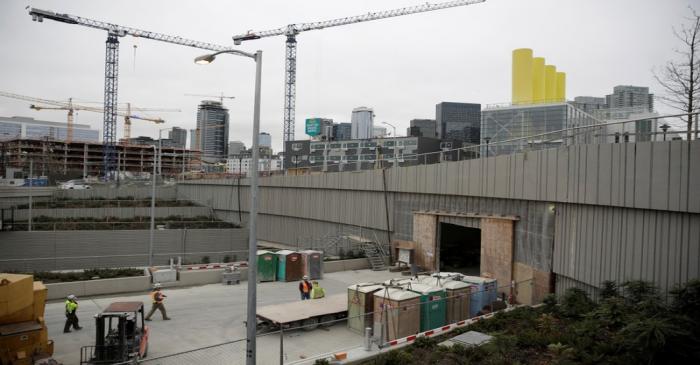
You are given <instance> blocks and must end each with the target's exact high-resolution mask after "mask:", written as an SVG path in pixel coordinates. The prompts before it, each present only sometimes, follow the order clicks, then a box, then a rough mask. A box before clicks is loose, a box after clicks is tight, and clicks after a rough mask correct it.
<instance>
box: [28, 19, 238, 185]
mask: <svg viewBox="0 0 700 365" xmlns="http://www.w3.org/2000/svg"><path fill="white" fill-rule="evenodd" d="M29 15H30V16H31V17H32V20H34V21H38V22H43V20H44V19H50V20H55V21H57V22H61V23H66V24H76V25H81V26H84V27H89V28H94V29H100V30H104V31H107V41H106V42H105V45H106V47H105V48H106V49H105V86H104V110H103V112H104V123H103V124H104V125H103V127H102V129H103V135H102V139H103V144H104V176H105V179H106V180H109V179H110V178H111V175H112V172H113V171H114V170H115V165H116V148H115V144H116V138H117V95H118V93H117V92H118V81H119V37H125V36H127V35H130V36H133V37H140V38H147V39H152V40H156V41H160V42H166V43H172V44H177V45H181V46H187V47H193V48H199V49H205V50H209V51H214V52H219V51H226V50H230V49H232V48H231V47H225V46H221V45H217V44H213V43H207V42H200V41H195V40H192V39H187V38H182V37H179V36H172V35H168V34H162V33H156V32H151V31H147V30H141V29H136V28H130V27H124V26H121V25H117V24H112V23H107V22H103V21H99V20H94V19H89V18H84V17H80V16H76V15H71V14H60V13H55V12H53V11H48V10H41V9H36V8H31V9H29Z"/></svg>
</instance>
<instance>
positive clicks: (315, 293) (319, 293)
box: [311, 280, 326, 299]
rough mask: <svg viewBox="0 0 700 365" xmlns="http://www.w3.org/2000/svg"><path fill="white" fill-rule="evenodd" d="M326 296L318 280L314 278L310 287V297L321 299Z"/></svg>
mask: <svg viewBox="0 0 700 365" xmlns="http://www.w3.org/2000/svg"><path fill="white" fill-rule="evenodd" d="M325 296H326V291H325V290H323V288H321V286H320V285H319V284H318V281H316V280H314V282H313V285H312V288H311V299H321V298H323V297H325Z"/></svg>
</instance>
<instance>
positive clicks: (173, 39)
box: [29, 8, 232, 52]
mask: <svg viewBox="0 0 700 365" xmlns="http://www.w3.org/2000/svg"><path fill="white" fill-rule="evenodd" d="M29 15H31V16H32V20H36V21H39V22H41V21H42V20H43V19H51V20H55V21H57V22H62V23H67V24H77V25H82V26H85V27H90V28H95V29H100V30H105V31H107V32H109V33H110V34H114V35H117V36H119V37H124V36H127V35H130V36H132V37H139V38H147V39H153V40H156V41H161V42H166V43H172V44H177V45H181V46H187V47H194V48H199V49H206V50H209V51H214V52H219V51H227V50H230V49H232V47H226V46H221V45H218V44H214V43H208V42H201V41H196V40H192V39H187V38H182V37H180V36H173V35H168V34H162V33H156V32H151V31H148V30H142V29H136V28H130V27H125V26H122V25H118V24H113V23H107V22H103V21H99V20H94V19H89V18H83V17H81V16H77V15H71V14H59V13H55V12H53V11H50V10H42V9H36V8H31V9H29Z"/></svg>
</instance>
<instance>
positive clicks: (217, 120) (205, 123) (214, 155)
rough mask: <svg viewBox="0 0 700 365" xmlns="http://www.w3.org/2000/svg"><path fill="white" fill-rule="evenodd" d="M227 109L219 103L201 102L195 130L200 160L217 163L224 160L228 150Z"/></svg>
mask: <svg viewBox="0 0 700 365" xmlns="http://www.w3.org/2000/svg"><path fill="white" fill-rule="evenodd" d="M228 120H229V115H228V109H226V108H225V107H224V106H223V105H222V104H221V102H218V101H212V100H203V101H202V102H201V103H200V104H199V108H198V110H197V129H198V130H199V141H198V142H199V147H200V150H201V151H202V158H203V159H204V160H206V161H210V162H213V161H219V160H221V159H224V158H226V156H227V150H228Z"/></svg>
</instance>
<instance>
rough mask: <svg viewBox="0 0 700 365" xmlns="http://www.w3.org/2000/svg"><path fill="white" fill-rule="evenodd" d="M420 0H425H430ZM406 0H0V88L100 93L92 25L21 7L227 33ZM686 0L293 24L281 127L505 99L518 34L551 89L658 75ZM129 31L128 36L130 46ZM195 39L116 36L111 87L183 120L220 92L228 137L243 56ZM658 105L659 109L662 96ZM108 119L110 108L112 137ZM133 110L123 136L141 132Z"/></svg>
mask: <svg viewBox="0 0 700 365" xmlns="http://www.w3.org/2000/svg"><path fill="white" fill-rule="evenodd" d="M434 2H436V1H434ZM419 3H421V2H420V1H418V0H383V1H370V0H352V1H350V0H344V1H340V0H323V1H322V0H255V1H233V0H197V1H168V0H160V1H144V0H120V1H96V0H80V1H79V0H73V1H49V0H35V1H21V0H2V1H0V47H1V49H2V52H1V53H0V90H2V91H9V92H14V93H18V94H24V95H30V96H35V97H40V98H46V99H56V100H66V99H67V98H68V97H73V98H75V99H77V100H81V101H86V102H87V101H96V102H99V101H102V99H103V89H104V55H105V46H104V42H105V39H106V33H105V32H104V31H100V30H96V29H90V28H85V27H81V26H77V25H68V24H63V23H58V22H54V21H50V20H46V21H44V22H43V23H37V22H32V21H31V18H30V17H29V15H27V11H26V10H25V6H27V5H31V6H33V7H36V8H40V9H47V10H53V11H56V12H62V13H69V14H74V15H80V16H83V17H87V18H93V19H98V20H103V21H108V22H112V23H116V24H120V25H125V26H131V27H135V28H140V29H145V30H151V31H156V32H161V33H167V34H172V35H180V36H182V37H186V38H191V39H195V40H200V41H207V42H212V43H218V44H222V45H232V41H231V36H232V35H235V34H240V33H245V32H246V31H247V30H267V29H272V28H277V27H280V26H284V25H286V24H290V23H299V22H309V21H318V20H326V19H332V18H337V17H343V16H350V15H357V14H362V13H366V12H368V11H376V10H385V9H391V8H398V7H403V6H411V5H416V4H419ZM690 4H698V1H697V0H693V1H691V0H576V1H569V0H487V1H486V2H485V3H481V4H476V5H470V6H466V7H459V8H452V9H447V10H439V11H433V12H428V13H423V14H416V15H409V16H404V17H398V18H392V19H384V20H378V21H373V22H367V23H360V24H353V25H347V26H342V27H337V28H329V29H324V30H317V31H309V32H306V33H302V34H300V35H299V36H298V37H297V40H298V62H297V104H296V106H297V108H296V138H297V139H305V138H307V136H305V135H304V119H305V118H308V117H328V118H333V119H334V120H335V121H336V122H349V121H350V114H351V110H352V109H353V108H354V107H357V106H369V107H372V108H374V110H375V113H376V115H377V118H376V121H378V122H383V121H386V122H389V123H392V124H396V125H397V127H400V128H399V133H398V134H399V135H403V134H405V128H406V127H407V126H408V122H409V120H410V119H413V118H434V117H435V104H436V103H439V102H441V101H454V102H474V103H482V104H489V103H501V102H509V101H510V94H511V91H510V73H511V51H512V50H513V49H515V48H520V47H528V48H532V49H533V50H534V52H535V55H536V56H543V57H545V59H546V61H547V63H549V64H554V65H556V66H557V68H558V69H559V70H562V71H565V72H566V73H567V97H568V98H569V99H573V97H574V96H578V95H592V96H603V95H605V94H607V93H610V92H611V91H612V87H613V86H615V85H620V84H631V85H640V86H649V87H651V89H652V92H658V91H659V87H658V86H657V84H656V82H655V81H654V79H653V77H652V73H651V71H652V69H653V68H654V67H659V66H661V65H663V64H664V62H665V61H666V60H668V59H669V58H672V57H673V56H674V55H673V52H672V51H673V48H674V47H676V46H678V43H677V42H676V41H675V39H674V37H673V34H672V27H673V26H674V25H678V24H680V23H681V22H683V17H684V16H685V15H687V14H688V8H687V7H688V5H690ZM134 45H137V49H136V54H135V55H134ZM240 49H242V50H246V51H250V52H254V51H255V50H257V49H260V50H262V51H263V52H264V57H263V85H262V114H261V115H262V117H261V118H262V121H261V131H265V132H269V133H270V134H271V135H272V139H273V147H274V148H275V149H277V150H279V149H281V139H282V115H283V113H282V107H283V95H284V38H283V37H272V38H266V39H261V40H257V41H251V42H248V43H244V44H243V45H241V46H240ZM203 53H206V52H204V51H201V50H197V49H193V48H188V47H182V46H176V45H172V44H167V43H161V42H157V41H152V40H147V39H136V38H132V37H126V38H122V39H121V47H120V69H119V101H120V102H127V101H128V102H131V103H133V104H134V105H137V106H141V107H164V108H179V109H182V112H181V113H160V114H158V113H152V115H154V116H160V117H162V118H163V119H165V120H166V122H167V124H165V125H164V126H165V127H169V126H179V127H182V128H187V129H192V128H195V124H196V122H195V121H196V110H197V104H198V103H199V98H195V97H190V96H184V94H186V93H192V94H219V93H221V92H224V94H226V95H232V96H235V97H236V99H235V100H230V101H225V104H226V105H227V107H228V108H229V109H230V114H231V128H230V131H231V132H230V133H231V135H230V140H241V141H244V142H245V143H246V145H248V146H249V145H250V141H251V133H252V125H251V124H252V122H251V121H252V114H253V113H252V106H253V84H254V72H255V68H254V63H253V62H251V60H250V59H247V58H241V57H235V56H227V55H222V56H220V57H219V58H217V60H216V62H215V63H213V64H211V65H208V66H200V65H195V64H194V63H193V58H194V57H196V56H198V55H201V54H203ZM662 110H663V109H662ZM13 115H21V116H31V117H34V118H37V119H45V120H53V121H64V120H65V118H66V116H65V112H54V111H41V112H37V111H32V110H29V109H28V103H27V102H22V101H16V100H11V99H7V98H0V116H13ZM76 123H86V124H90V125H91V126H93V127H94V128H99V129H100V130H101V129H102V115H101V114H94V113H89V112H80V113H78V115H77V117H76ZM122 133H123V123H122V120H121V119H120V120H119V123H118V136H119V137H121V136H122ZM157 133H158V132H157V129H156V127H155V126H154V125H152V124H150V123H149V122H143V121H135V122H133V125H132V136H138V135H149V136H152V137H156V136H157Z"/></svg>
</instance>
